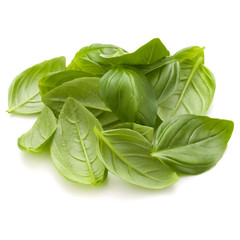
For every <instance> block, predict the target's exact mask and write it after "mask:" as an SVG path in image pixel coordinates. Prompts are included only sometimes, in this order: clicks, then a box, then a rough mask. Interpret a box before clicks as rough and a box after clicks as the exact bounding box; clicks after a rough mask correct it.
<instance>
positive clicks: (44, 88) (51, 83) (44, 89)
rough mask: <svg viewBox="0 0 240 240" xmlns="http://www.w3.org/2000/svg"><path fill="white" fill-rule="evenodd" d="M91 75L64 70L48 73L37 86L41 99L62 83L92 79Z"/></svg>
mask: <svg viewBox="0 0 240 240" xmlns="http://www.w3.org/2000/svg"><path fill="white" fill-rule="evenodd" d="M92 76H93V75H91V74H89V73H86V72H82V71H75V70H65V71H60V72H57V73H55V72H54V73H49V74H48V75H46V76H45V77H43V78H41V79H40V81H39V84H38V87H39V91H40V94H41V96H42V97H43V96H44V95H45V94H46V93H48V92H49V91H51V90H52V89H54V88H56V87H58V86H60V85H62V84H63V83H66V82H69V81H72V80H74V79H75V78H82V77H92Z"/></svg>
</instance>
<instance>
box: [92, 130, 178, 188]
mask: <svg viewBox="0 0 240 240" xmlns="http://www.w3.org/2000/svg"><path fill="white" fill-rule="evenodd" d="M94 131H95V133H96V135H97V136H98V139H99V146H98V149H97V150H98V154H99V156H101V158H100V159H101V160H102V162H103V163H104V165H105V166H106V168H107V169H108V170H109V171H110V172H111V173H112V174H114V175H116V176H118V177H119V178H121V179H123V180H125V181H127V182H129V183H132V184H135V185H138V186H141V187H145V188H151V189H161V188H164V187H168V186H170V185H172V184H174V183H175V182H177V181H178V176H177V175H176V173H175V172H173V171H172V170H171V169H170V168H168V167H166V166H165V165H164V164H162V163H161V162H160V161H159V160H157V159H156V158H154V157H151V156H150V152H151V149H152V145H151V143H150V142H149V141H148V140H147V139H146V138H145V137H143V136H142V135H141V134H140V133H138V132H136V131H133V130H130V129H115V130H108V131H104V132H100V131H99V130H98V129H96V128H95V129H94Z"/></svg>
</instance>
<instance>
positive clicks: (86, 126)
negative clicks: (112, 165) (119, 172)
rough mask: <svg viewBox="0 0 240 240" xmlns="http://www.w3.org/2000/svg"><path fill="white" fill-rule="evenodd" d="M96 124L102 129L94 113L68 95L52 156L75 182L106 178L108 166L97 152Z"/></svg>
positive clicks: (58, 168)
mask: <svg viewBox="0 0 240 240" xmlns="http://www.w3.org/2000/svg"><path fill="white" fill-rule="evenodd" d="M93 127H97V128H98V129H99V130H102V127H101V124H100V123H99V122H98V120H97V119H96V118H95V117H94V116H93V115H92V113H90V112H89V111H88V110H87V109H86V108H85V107H84V106H83V105H82V104H81V103H80V102H78V101H76V100H74V99H72V98H68V99H67V100H66V103H65V104H64V106H63V108H62V111H61V114H60V116H59V121H58V127H57V131H56V134H55V136H54V139H53V142H52V145H51V156H52V160H53V163H54V165H55V167H56V168H57V170H58V171H59V173H60V174H61V175H62V176H63V177H65V178H66V179H68V180H70V181H72V182H76V183H84V184H94V185H99V184H101V183H102V182H103V181H104V179H105V178H106V174H107V172H106V169H105V167H104V165H103V164H102V162H101V161H100V159H99V157H98V155H97V152H96V145H97V137H96V135H95V134H94V132H93Z"/></svg>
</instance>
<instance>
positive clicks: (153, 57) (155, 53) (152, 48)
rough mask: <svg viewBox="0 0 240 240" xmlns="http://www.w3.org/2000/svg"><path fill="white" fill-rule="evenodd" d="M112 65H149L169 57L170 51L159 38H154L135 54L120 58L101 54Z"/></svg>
mask: <svg viewBox="0 0 240 240" xmlns="http://www.w3.org/2000/svg"><path fill="white" fill-rule="evenodd" d="M101 56H102V57H104V58H105V59H106V61H107V62H108V63H110V64H112V65H147V64H151V63H154V62H156V61H157V60H159V59H161V58H164V57H166V56H169V51H168V50H167V49H166V47H165V46H164V44H163V43H162V42H161V40H160V39H159V38H154V39H152V40H151V41H150V42H148V43H146V44H145V45H143V46H142V47H140V48H139V49H137V50H136V51H135V52H133V53H125V54H122V55H119V56H111V55H110V54H101Z"/></svg>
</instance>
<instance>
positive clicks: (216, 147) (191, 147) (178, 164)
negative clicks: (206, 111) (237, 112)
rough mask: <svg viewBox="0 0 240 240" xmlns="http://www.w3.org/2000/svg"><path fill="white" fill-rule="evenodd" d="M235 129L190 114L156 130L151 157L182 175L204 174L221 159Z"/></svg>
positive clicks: (212, 119) (168, 122)
mask: <svg viewBox="0 0 240 240" xmlns="http://www.w3.org/2000/svg"><path fill="white" fill-rule="evenodd" d="M233 126H234V124H233V122H232V121H228V120H221V119H214V118H209V117H205V116H196V115H191V114H189V115H182V116H177V117H174V118H171V119H169V120H167V121H165V122H163V124H162V125H161V126H160V127H159V128H158V130H157V131H156V134H155V136H154V140H153V153H152V156H154V157H157V158H158V159H160V160H161V161H163V162H165V163H166V164H168V165H169V166H171V168H173V169H174V170H176V171H179V172H183V173H189V174H197V173H201V172H204V171H206V170H208V169H210V168H211V167H213V166H214V165H215V164H216V163H217V162H218V161H219V159H220V158H221V157H222V155H223V153H224V151H225V149H226V147H227V143H228V141H229V139H230V137H231V135H232V131H233Z"/></svg>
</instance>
